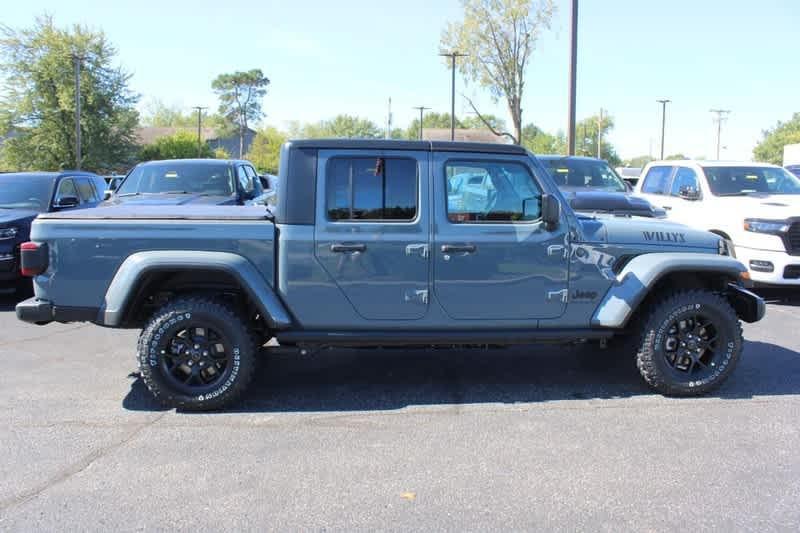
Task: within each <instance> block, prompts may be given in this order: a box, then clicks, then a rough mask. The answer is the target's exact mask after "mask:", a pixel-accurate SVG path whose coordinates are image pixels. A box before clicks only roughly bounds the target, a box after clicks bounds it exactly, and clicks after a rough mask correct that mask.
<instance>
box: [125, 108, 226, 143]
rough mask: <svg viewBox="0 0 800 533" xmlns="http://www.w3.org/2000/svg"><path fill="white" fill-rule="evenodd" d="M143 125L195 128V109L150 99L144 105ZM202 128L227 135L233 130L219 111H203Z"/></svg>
mask: <svg viewBox="0 0 800 533" xmlns="http://www.w3.org/2000/svg"><path fill="white" fill-rule="evenodd" d="M141 123H142V125H143V126H152V127H160V128H197V111H184V110H183V109H181V108H180V107H178V106H168V105H166V104H164V103H163V102H162V101H161V100H158V99H156V100H152V101H150V102H148V104H147V106H145V111H144V113H143V114H142V117H141ZM202 124H203V127H204V128H214V129H215V130H216V131H217V135H219V136H220V137H227V136H228V135H231V134H232V133H233V131H234V130H235V128H234V126H233V125H232V124H230V123H229V122H228V121H227V120H226V119H225V117H223V116H222V115H220V114H219V113H211V114H209V113H208V112H207V111H204V112H203V121H202Z"/></svg>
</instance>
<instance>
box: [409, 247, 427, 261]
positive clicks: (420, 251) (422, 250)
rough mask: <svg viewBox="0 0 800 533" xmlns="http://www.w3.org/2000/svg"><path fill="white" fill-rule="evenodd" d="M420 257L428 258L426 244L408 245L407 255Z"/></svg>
mask: <svg viewBox="0 0 800 533" xmlns="http://www.w3.org/2000/svg"><path fill="white" fill-rule="evenodd" d="M415 254H416V255H419V256H420V257H422V258H423V259H424V258H427V257H428V245H427V244H425V243H415V244H407V245H406V255H415Z"/></svg>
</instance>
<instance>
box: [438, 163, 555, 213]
mask: <svg viewBox="0 0 800 533" xmlns="http://www.w3.org/2000/svg"><path fill="white" fill-rule="evenodd" d="M445 179H446V180H447V218H448V220H449V221H450V222H454V223H485V222H494V223H503V222H529V221H534V220H538V219H539V218H540V217H541V201H542V191H541V189H540V188H539V186H538V184H537V183H536V181H535V180H534V179H533V175H532V174H531V172H530V171H529V170H528V168H527V167H526V166H525V165H522V164H520V163H515V162H510V161H485V162H483V161H448V162H447V163H446V165H445Z"/></svg>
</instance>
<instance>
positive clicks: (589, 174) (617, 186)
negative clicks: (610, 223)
mask: <svg viewBox="0 0 800 533" xmlns="http://www.w3.org/2000/svg"><path fill="white" fill-rule="evenodd" d="M536 158H537V159H538V160H539V161H541V163H542V164H543V165H544V167H545V168H546V169H547V170H548V171H549V172H550V175H551V176H552V177H553V180H554V181H555V182H556V185H558V188H559V190H561V192H562V193H563V194H564V196H565V197H566V198H567V200H568V201H569V203H570V205H571V206H572V208H573V209H574V210H575V211H579V212H592V213H612V214H614V215H621V216H640V217H650V218H664V217H666V212H665V211H664V210H663V209H660V208H657V207H654V206H653V205H652V204H651V203H650V202H648V201H647V200H645V199H644V198H640V197H638V196H631V191H632V187H631V186H630V184H628V183H627V182H626V181H624V180H623V179H622V178H620V177H619V175H618V174H617V173H616V172H615V171H614V170H613V169H612V168H611V167H610V166H609V165H608V163H606V162H605V161H603V160H602V159H595V158H593V157H578V156H563V155H537V156H536Z"/></svg>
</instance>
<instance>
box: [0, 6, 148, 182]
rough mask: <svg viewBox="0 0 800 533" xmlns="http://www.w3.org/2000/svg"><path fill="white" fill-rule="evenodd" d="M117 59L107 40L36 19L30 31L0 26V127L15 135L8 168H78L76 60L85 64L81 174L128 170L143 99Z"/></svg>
mask: <svg viewBox="0 0 800 533" xmlns="http://www.w3.org/2000/svg"><path fill="white" fill-rule="evenodd" d="M116 54H117V51H116V49H115V48H114V47H113V46H112V45H111V43H109V42H108V40H107V38H106V36H105V34H103V33H102V32H100V31H92V30H89V29H88V28H87V27H86V26H80V25H75V26H72V27H71V28H69V29H62V28H58V27H56V26H55V25H54V23H53V18H52V17H50V16H43V17H39V18H37V19H36V21H35V23H34V25H33V27H31V28H25V29H13V28H10V27H8V26H0V55H2V62H0V77H2V78H4V85H5V87H4V91H3V92H4V96H3V97H2V100H1V101H0V117H2V118H0V123H2V124H5V125H6V127H5V128H4V130H5V131H8V129H10V128H13V129H14V130H15V131H16V132H17V133H18V135H17V136H16V137H14V138H13V139H9V140H8V141H6V143H5V144H4V149H3V153H4V158H5V165H4V166H6V167H8V168H15V169H31V170H33V169H35V170H57V169H64V168H73V167H75V165H76V161H75V152H76V150H75V148H76V146H75V145H76V137H75V87H76V86H75V78H74V76H75V70H74V63H73V57H79V58H82V61H81V79H80V81H81V84H80V87H81V91H80V101H81V120H80V131H81V141H82V142H81V146H82V150H81V161H80V166H81V167H82V168H86V169H90V170H95V171H104V170H112V169H119V168H124V167H125V166H127V165H129V164H130V163H131V162H132V160H133V157H134V154H135V151H136V148H135V128H136V124H137V122H138V113H137V112H136V109H135V107H134V106H135V104H136V101H137V99H138V96H136V95H134V94H133V93H132V92H131V91H130V90H129V89H128V81H129V80H130V74H128V73H127V72H125V71H124V70H123V69H122V68H120V67H118V66H115V65H114V64H113V62H114V59H115V56H116Z"/></svg>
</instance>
